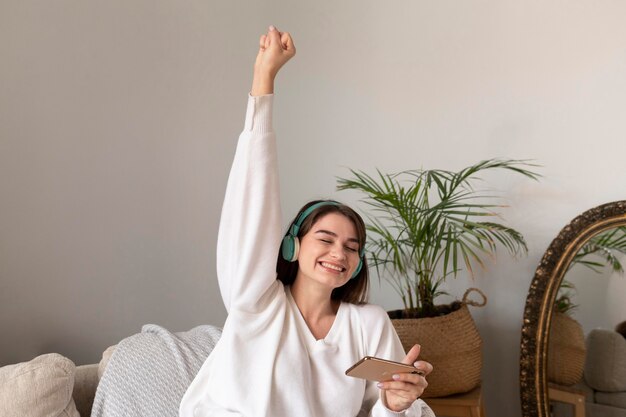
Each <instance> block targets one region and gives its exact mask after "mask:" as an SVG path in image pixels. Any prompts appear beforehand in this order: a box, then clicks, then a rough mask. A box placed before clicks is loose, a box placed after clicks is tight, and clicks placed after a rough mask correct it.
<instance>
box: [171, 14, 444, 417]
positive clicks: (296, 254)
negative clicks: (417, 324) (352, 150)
mask: <svg viewBox="0 0 626 417" xmlns="http://www.w3.org/2000/svg"><path fill="white" fill-rule="evenodd" d="M295 51H296V50H295V47H294V44H293V41H292V39H291V37H290V35H289V34H288V33H286V32H283V33H281V32H279V31H278V30H276V29H275V28H274V27H272V26H270V30H269V32H268V33H267V34H266V35H263V36H261V39H260V48H259V53H258V55H257V58H256V62H255V64H254V79H253V83H252V90H251V92H250V95H249V98H248V108H247V113H246V119H245V127H244V131H243V132H242V133H241V135H240V137H239V142H238V145H237V151H236V154H235V159H234V161H233V166H232V169H231V173H230V177H229V180H228V186H227V190H226V196H225V200H224V206H223V209H222V218H221V221H220V229H219V235H218V245H217V246H218V248H217V272H218V281H219V285H220V291H221V295H222V298H223V300H224V303H225V305H226V309H227V311H228V318H227V319H226V323H225V324H224V331H223V334H222V337H221V339H220V341H219V342H218V344H217V345H216V347H215V349H214V350H213V352H212V353H211V355H210V356H209V357H208V358H207V360H206V362H205V363H204V365H203V366H202V368H201V369H200V372H199V373H198V375H197V376H196V378H195V379H194V381H193V382H192V384H191V385H190V387H189V389H188V390H187V392H186V393H185V395H184V397H183V400H182V402H181V406H180V415H181V417H191V416H196V417H203V416H207V417H208V416H211V417H213V416H250V417H253V416H254V417H257V416H272V417H282V416H294V417H296V416H297V417H308V416H310V417H322V416H329V417H330V416H333V417H334V416H342V417H343V416H368V415H371V416H398V415H406V416H421V415H424V416H426V415H432V411H431V410H430V409H429V408H428V407H427V406H426V404H425V403H424V402H423V401H422V400H419V399H418V398H419V396H420V395H421V393H422V392H423V390H424V388H426V386H427V383H426V380H425V378H424V376H425V375H428V373H429V372H430V371H431V370H432V366H431V365H430V364H428V363H426V362H423V361H417V356H418V354H419V346H417V345H416V346H414V347H413V348H412V349H411V351H410V352H409V353H408V354H407V355H406V356H405V355H404V352H403V350H402V346H401V344H400V342H399V340H398V337H397V335H396V333H395V331H394V329H393V326H392V325H391V322H390V321H389V319H388V317H387V315H386V313H385V311H384V310H382V309H381V308H379V307H376V306H373V305H369V304H365V303H364V301H365V296H366V292H367V280H368V274H367V266H366V265H365V259H364V258H363V246H364V244H365V227H364V225H363V221H362V219H361V218H360V217H359V215H358V214H356V213H355V212H354V211H353V210H351V209H350V208H349V207H346V206H344V205H341V204H339V203H337V202H334V201H317V202H311V203H309V204H307V205H306V206H305V207H303V209H302V210H301V212H300V213H299V214H298V216H296V219H295V220H294V222H293V223H292V225H291V227H290V229H289V230H288V232H287V234H286V235H285V236H284V237H283V236H282V235H281V214H280V199H279V189H278V173H277V168H276V166H277V162H276V149H275V148H276V146H275V135H274V131H273V128H272V102H273V88H274V80H275V77H276V74H277V73H278V71H279V70H280V68H281V67H282V66H283V65H284V64H285V63H286V62H287V61H288V60H289V59H291V58H292V57H293V56H294V55H295ZM277 254H278V262H277V261H276V256H277ZM366 355H370V356H377V357H382V358H387V359H392V360H396V361H400V360H402V359H403V358H404V359H403V362H404V363H407V364H414V366H415V368H417V369H418V370H419V371H421V372H422V373H423V374H424V376H421V375H418V374H408V373H407V374H399V375H396V376H394V380H393V381H389V382H384V383H381V384H377V383H375V382H367V381H365V380H362V379H357V378H351V377H347V376H346V375H345V374H344V372H345V370H346V369H347V368H349V367H350V366H351V365H352V364H354V363H355V362H356V361H357V360H359V359H361V358H362V357H363V356H366Z"/></svg>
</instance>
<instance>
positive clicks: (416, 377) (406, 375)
mask: <svg viewBox="0 0 626 417" xmlns="http://www.w3.org/2000/svg"><path fill="white" fill-rule="evenodd" d="M422 377H423V375H421V374H414V373H410V372H402V373H398V374H394V375H393V376H392V378H393V380H394V381H400V382H408V383H410V384H419V383H420V381H421V379H422Z"/></svg>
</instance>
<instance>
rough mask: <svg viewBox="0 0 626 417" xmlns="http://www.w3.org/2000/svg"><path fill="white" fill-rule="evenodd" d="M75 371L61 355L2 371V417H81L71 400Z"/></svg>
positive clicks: (43, 357) (4, 368) (51, 354)
mask: <svg viewBox="0 0 626 417" xmlns="http://www.w3.org/2000/svg"><path fill="white" fill-rule="evenodd" d="M75 369H76V367H75V366H74V363H73V362H72V361H71V360H69V359H67V358H65V357H63V356H61V355H59V354H58V353H49V354H47V355H41V356H38V357H36V358H35V359H33V360H31V361H30V362H22V363H18V364H15V365H8V366H4V367H2V368H0V416H3V417H80V415H79V414H78V411H76V405H75V404H74V400H73V398H72V389H73V388H74V372H75Z"/></svg>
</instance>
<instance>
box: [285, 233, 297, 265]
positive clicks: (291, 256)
mask: <svg viewBox="0 0 626 417" xmlns="http://www.w3.org/2000/svg"><path fill="white" fill-rule="evenodd" d="M299 250H300V242H299V240H298V238H297V237H293V236H291V235H287V236H285V237H284V238H283V243H282V244H281V246H280V252H281V254H282V257H283V259H284V260H286V261H287V262H293V261H295V260H296V259H298V251H299Z"/></svg>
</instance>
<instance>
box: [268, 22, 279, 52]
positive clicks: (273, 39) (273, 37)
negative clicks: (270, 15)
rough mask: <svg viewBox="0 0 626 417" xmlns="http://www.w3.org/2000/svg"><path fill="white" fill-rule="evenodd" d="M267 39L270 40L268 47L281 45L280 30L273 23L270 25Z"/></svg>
mask: <svg viewBox="0 0 626 417" xmlns="http://www.w3.org/2000/svg"><path fill="white" fill-rule="evenodd" d="M267 39H268V40H269V45H268V47H270V46H272V45H276V46H278V47H280V32H279V31H278V29H276V28H275V27H274V26H273V25H272V26H270V28H269V32H267Z"/></svg>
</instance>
